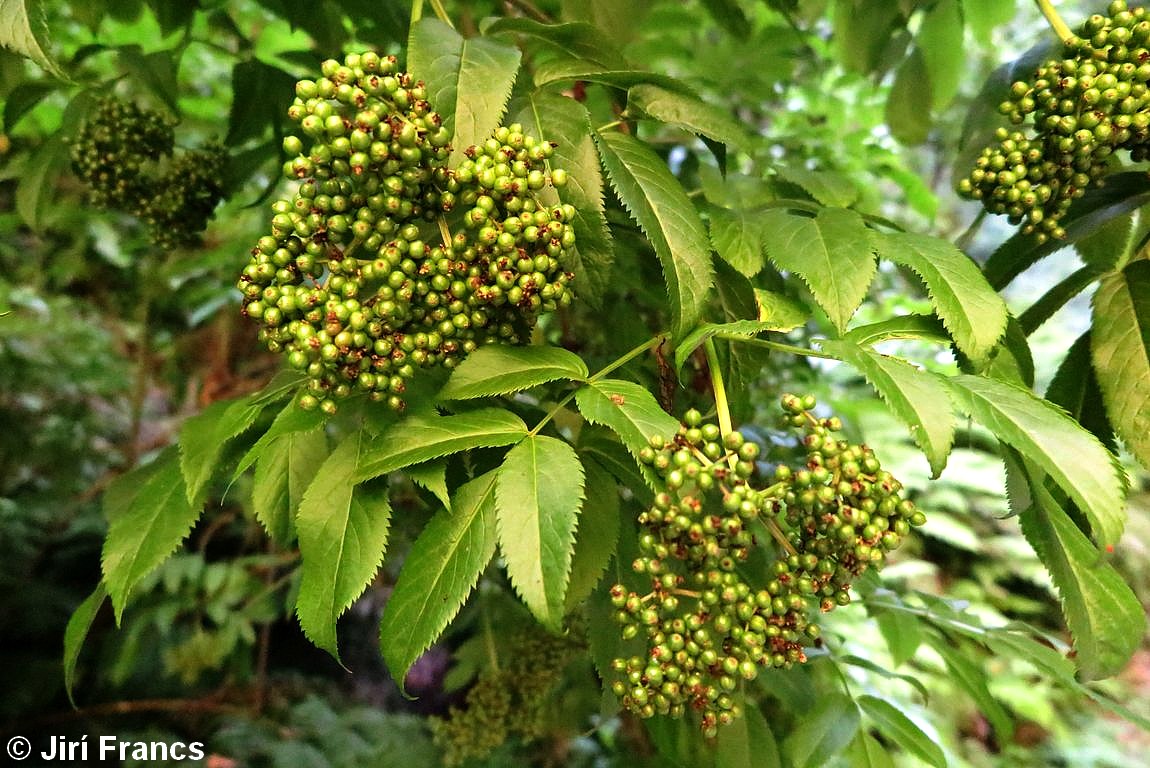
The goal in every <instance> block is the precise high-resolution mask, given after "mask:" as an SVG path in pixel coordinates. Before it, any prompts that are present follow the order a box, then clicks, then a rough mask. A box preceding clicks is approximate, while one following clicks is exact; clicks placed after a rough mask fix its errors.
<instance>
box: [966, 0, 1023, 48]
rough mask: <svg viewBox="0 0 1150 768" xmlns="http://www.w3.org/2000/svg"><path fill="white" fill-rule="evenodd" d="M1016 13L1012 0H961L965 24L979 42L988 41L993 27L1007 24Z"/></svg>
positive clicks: (984, 42)
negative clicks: (1004, 0)
mask: <svg viewBox="0 0 1150 768" xmlns="http://www.w3.org/2000/svg"><path fill="white" fill-rule="evenodd" d="M1015 13H1017V9H1016V8H1015V3H1014V0H1007V2H1003V1H1002V0H962V15H963V17H964V18H965V20H966V26H967V27H968V28H969V29H970V31H971V32H973V33H974V36H975V38H977V39H978V40H979V41H980V42H981V43H983V44H986V43H988V42H990V35H991V33H992V32H993V31H994V28H995V27H998V26H1000V25H1002V24H1007V23H1009V22H1010V21H1011V20H1013V19H1014V14H1015Z"/></svg>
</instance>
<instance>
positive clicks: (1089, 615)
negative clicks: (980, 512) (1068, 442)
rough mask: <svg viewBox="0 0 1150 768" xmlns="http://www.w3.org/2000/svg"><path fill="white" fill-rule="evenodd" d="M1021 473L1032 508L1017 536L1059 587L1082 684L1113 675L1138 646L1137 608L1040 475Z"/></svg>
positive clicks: (1140, 613) (1141, 627)
mask: <svg viewBox="0 0 1150 768" xmlns="http://www.w3.org/2000/svg"><path fill="white" fill-rule="evenodd" d="M1026 474H1027V476H1028V478H1029V481H1030V491H1031V498H1032V500H1033V502H1034V503H1033V504H1031V505H1030V506H1029V507H1028V508H1027V509H1024V510H1022V511H1021V512H1020V514H1019V519H1020V522H1021V523H1022V532H1023V533H1024V534H1025V535H1026V540H1027V541H1029V542H1030V545H1031V546H1032V547H1034V551H1035V552H1037V553H1038V557H1039V559H1040V560H1042V563H1043V564H1044V565H1045V566H1046V568H1047V569H1048V570H1049V571H1050V576H1051V578H1053V579H1054V584H1055V586H1057V587H1058V594H1059V596H1060V597H1061V599H1062V613H1063V615H1064V616H1065V617H1066V624H1067V626H1069V627H1070V632H1071V634H1072V635H1073V636H1074V648H1075V650H1076V651H1077V652H1078V653H1077V657H1076V662H1077V664H1078V668H1079V669H1080V670H1081V672H1082V675H1083V676H1084V677H1085V678H1086V679H1097V678H1100V677H1109V676H1111V675H1116V674H1118V673H1119V672H1121V671H1122V670H1123V669H1124V668H1125V666H1126V664H1127V663H1128V662H1129V661H1130V658H1131V656H1133V655H1134V651H1136V650H1137V649H1138V646H1139V644H1140V643H1141V642H1142V635H1143V633H1144V632H1145V631H1146V613H1145V611H1144V610H1143V609H1142V604H1141V602H1139V600H1138V598H1137V596H1136V595H1135V594H1134V592H1133V591H1132V590H1131V589H1130V587H1129V586H1128V585H1127V584H1126V582H1125V581H1123V579H1122V576H1121V575H1120V574H1119V573H1118V571H1116V570H1115V569H1114V566H1112V565H1110V564H1109V563H1107V562H1106V561H1105V560H1103V559H1102V554H1101V553H1100V552H1099V551H1098V549H1097V548H1096V547H1095V546H1094V545H1093V544H1091V543H1090V540H1089V539H1087V538H1086V536H1085V535H1084V534H1083V533H1082V531H1080V530H1078V527H1077V526H1076V525H1075V524H1074V522H1073V521H1072V520H1071V519H1070V516H1069V515H1067V514H1066V512H1065V511H1064V510H1063V509H1062V507H1061V505H1059V504H1058V502H1057V501H1056V500H1055V499H1054V497H1053V496H1052V495H1051V493H1050V491H1048V490H1047V489H1046V487H1045V484H1044V483H1043V478H1042V477H1041V473H1038V474H1039V475H1040V476H1038V477H1035V476H1034V474H1033V473H1032V472H1031V471H1027V472H1026Z"/></svg>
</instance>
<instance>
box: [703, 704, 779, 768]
mask: <svg viewBox="0 0 1150 768" xmlns="http://www.w3.org/2000/svg"><path fill="white" fill-rule="evenodd" d="M781 766H782V759H781V758H780V757H779V747H778V744H776V743H775V735H774V734H773V733H771V727H770V726H769V725H768V724H767V721H766V718H764V717H763V712H762V710H761V709H759V708H758V707H757V706H754V705H752V704H751V703H750V702H748V704H747V708H746V710H745V711H744V713H743V716H742V717H737V718H735V721H734V722H733V723H731V724H730V725H725V726H723V727H722V728H720V729H719V737H718V739H717V742H716V744H715V768H781Z"/></svg>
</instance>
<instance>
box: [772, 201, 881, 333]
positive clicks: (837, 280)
mask: <svg viewBox="0 0 1150 768" xmlns="http://www.w3.org/2000/svg"><path fill="white" fill-rule="evenodd" d="M762 218H763V223H762V226H763V235H764V241H765V243H766V248H767V255H768V256H770V257H771V261H773V262H774V263H775V264H776V265H777V266H778V267H779V268H780V269H785V270H787V271H789V272H793V273H794V274H796V275H798V276H799V277H801V278H802V279H803V282H805V283H806V284H807V285H808V286H809V287H810V289H811V293H812V294H814V297H815V301H817V302H818V303H819V306H821V307H822V308H823V309H824V310H825V311H826V313H827V317H829V318H830V320H831V322H832V323H833V324H834V326H835V327H836V328H837V329H838V330H839V332H840V333H842V332H843V331H845V330H846V326H847V323H848V322H849V321H850V319H851V315H853V314H854V312H855V310H856V309H858V307H859V305H860V304H862V300H863V298H864V297H865V296H866V293H867V289H868V288H869V287H870V284H871V280H873V279H874V275H875V270H876V268H877V265H876V263H875V257H874V250H873V248H872V247H871V244H870V234H869V232H870V231H869V230H868V229H867V228H866V224H864V223H863V220H862V217H861V216H859V215H858V214H857V213H855V212H853V211H848V210H845V209H842V208H824V209H822V210H821V211H819V214H818V215H817V216H815V217H814V218H810V217H809V216H798V215H795V214H791V213H787V212H786V211H783V210H781V209H773V210H769V211H767V212H766V213H765V214H763V217H762Z"/></svg>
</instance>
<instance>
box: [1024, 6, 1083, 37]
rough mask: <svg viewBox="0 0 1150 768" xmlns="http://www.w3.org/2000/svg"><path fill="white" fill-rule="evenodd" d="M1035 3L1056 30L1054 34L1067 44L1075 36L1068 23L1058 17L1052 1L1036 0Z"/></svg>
mask: <svg viewBox="0 0 1150 768" xmlns="http://www.w3.org/2000/svg"><path fill="white" fill-rule="evenodd" d="M1034 2H1035V3H1037V4H1038V10H1040V11H1042V15H1043V16H1045V17H1046V22H1047V23H1048V24H1050V28H1051V29H1053V30H1054V34H1056V35H1058V39H1059V40H1061V41H1062V42H1064V43H1065V42H1066V41H1067V40H1070V39H1071V38H1073V37H1074V36H1075V35H1074V32H1073V31H1072V30H1071V29H1070V27H1069V26H1067V24H1066V22H1065V21H1063V20H1062V17H1061V16H1059V15H1058V11H1056V10H1054V6H1053V5H1051V4H1050V0H1034Z"/></svg>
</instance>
